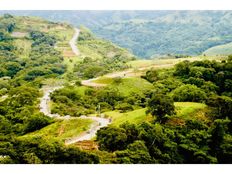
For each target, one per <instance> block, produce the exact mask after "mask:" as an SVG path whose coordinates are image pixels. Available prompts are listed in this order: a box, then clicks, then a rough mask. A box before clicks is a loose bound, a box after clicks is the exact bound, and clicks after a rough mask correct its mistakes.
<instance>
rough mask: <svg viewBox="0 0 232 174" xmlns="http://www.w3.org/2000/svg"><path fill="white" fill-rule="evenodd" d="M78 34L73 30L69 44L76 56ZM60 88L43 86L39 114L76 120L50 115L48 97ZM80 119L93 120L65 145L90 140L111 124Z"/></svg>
mask: <svg viewBox="0 0 232 174" xmlns="http://www.w3.org/2000/svg"><path fill="white" fill-rule="evenodd" d="M79 33H80V30H79V29H77V28H75V34H74V35H73V38H72V39H71V40H70V42H69V44H70V46H71V48H72V50H73V52H74V53H75V54H76V55H79V54H80V52H79V50H78V48H77V46H76V40H77V39H78V36H79ZM61 88H63V86H47V87H46V86H45V87H43V88H42V90H43V97H42V98H41V99H40V104H39V109H40V112H42V113H43V114H44V115H47V116H49V117H52V118H56V119H77V118H76V117H71V116H69V115H66V116H60V115H59V114H52V113H51V108H50V102H51V97H50V95H51V93H53V92H54V91H55V90H58V89H61ZM80 118H81V119H91V120H93V123H92V125H91V126H90V129H89V130H87V131H86V132H83V133H82V134H81V135H78V136H76V137H71V138H69V139H68V140H66V141H65V144H66V145H69V144H73V143H76V142H79V141H84V140H91V139H92V138H93V137H95V136H96V133H97V131H98V130H99V129H101V128H102V127H105V126H107V125H108V124H110V122H111V121H110V119H107V118H102V117H87V116H81V117H80Z"/></svg>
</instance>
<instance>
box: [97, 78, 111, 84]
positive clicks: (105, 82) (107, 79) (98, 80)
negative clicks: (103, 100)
mask: <svg viewBox="0 0 232 174" xmlns="http://www.w3.org/2000/svg"><path fill="white" fill-rule="evenodd" d="M113 81H114V79H113V78H109V77H101V78H98V79H97V80H94V81H93V82H95V83H101V84H111V83H113Z"/></svg>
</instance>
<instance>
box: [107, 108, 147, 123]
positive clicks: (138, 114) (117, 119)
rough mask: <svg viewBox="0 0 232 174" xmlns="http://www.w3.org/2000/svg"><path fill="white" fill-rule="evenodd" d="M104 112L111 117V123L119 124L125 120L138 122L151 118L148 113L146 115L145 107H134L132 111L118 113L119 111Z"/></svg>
mask: <svg viewBox="0 0 232 174" xmlns="http://www.w3.org/2000/svg"><path fill="white" fill-rule="evenodd" d="M105 114H106V115H107V116H109V117H111V118H112V125H114V126H119V125H120V124H123V123H125V122H129V123H135V124H139V123H142V122H144V121H149V120H152V117H151V116H150V115H146V108H142V109H136V110H134V111H130V112H126V113H120V112H119V111H110V112H105Z"/></svg>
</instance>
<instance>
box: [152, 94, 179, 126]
mask: <svg viewBox="0 0 232 174" xmlns="http://www.w3.org/2000/svg"><path fill="white" fill-rule="evenodd" d="M147 111H148V112H149V113H151V114H152V115H153V116H157V120H158V121H159V122H160V123H164V122H165V121H166V119H167V117H166V116H168V115H172V114H174V113H175V106H174V101H173V100H172V98H170V97H169V96H166V95H163V94H155V95H153V96H152V98H151V99H150V100H149V101H148V110H147Z"/></svg>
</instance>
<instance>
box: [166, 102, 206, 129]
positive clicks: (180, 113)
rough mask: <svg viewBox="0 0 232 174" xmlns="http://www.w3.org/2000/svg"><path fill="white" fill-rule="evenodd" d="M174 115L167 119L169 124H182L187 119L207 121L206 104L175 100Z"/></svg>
mask: <svg viewBox="0 0 232 174" xmlns="http://www.w3.org/2000/svg"><path fill="white" fill-rule="evenodd" d="M174 105H175V107H176V116H173V117H172V118H170V120H169V121H168V123H169V124H171V125H184V124H185V121H187V120H198V121H203V122H209V121H210V120H209V118H208V117H207V116H206V111H207V109H208V108H207V105H205V104H203V103H195V102H175V103H174Z"/></svg>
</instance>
